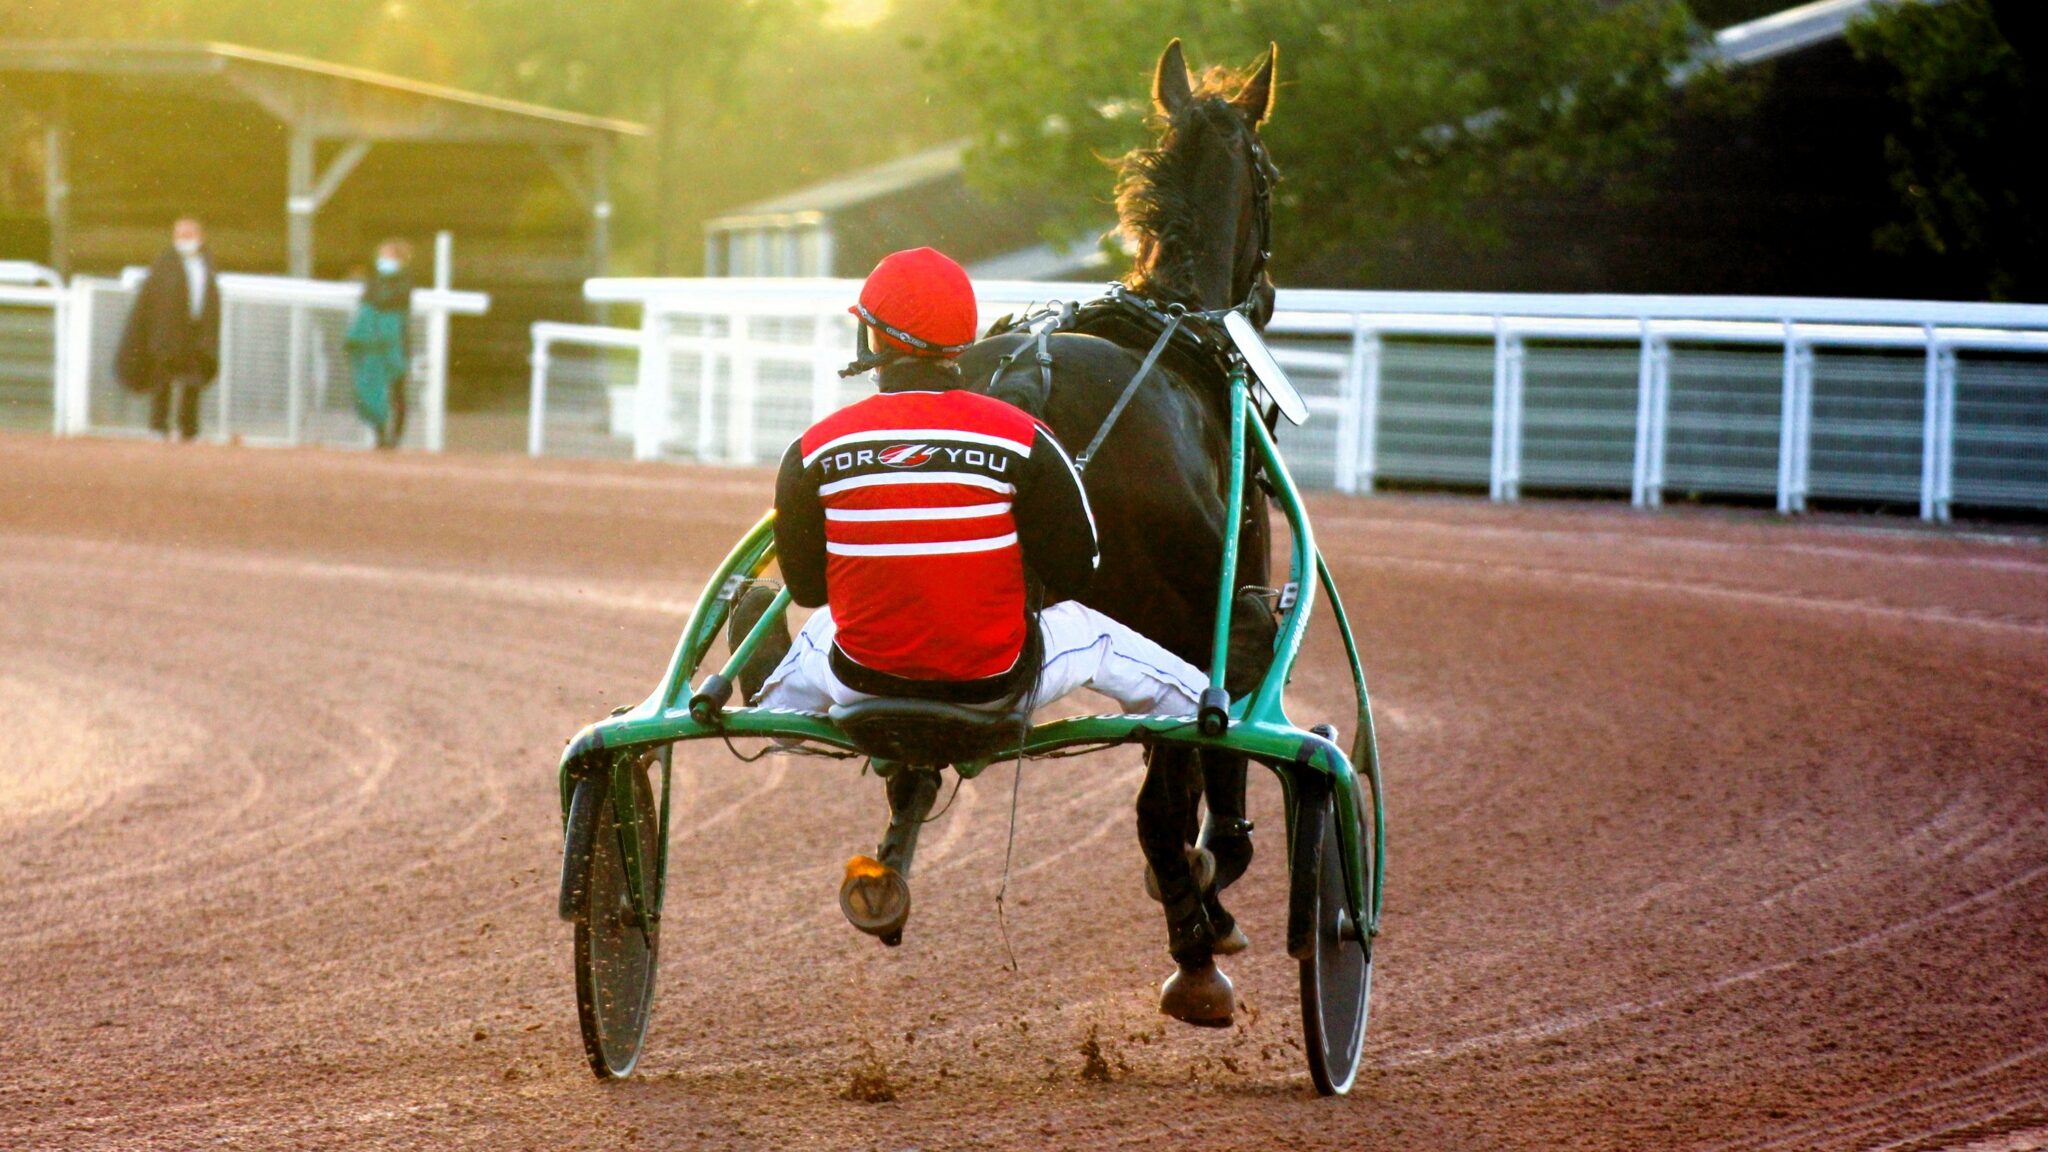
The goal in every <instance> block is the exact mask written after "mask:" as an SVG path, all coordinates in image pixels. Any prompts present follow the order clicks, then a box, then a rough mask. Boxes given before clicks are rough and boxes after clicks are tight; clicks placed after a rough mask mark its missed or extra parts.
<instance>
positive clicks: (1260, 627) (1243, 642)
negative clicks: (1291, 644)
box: [1223, 587, 1280, 700]
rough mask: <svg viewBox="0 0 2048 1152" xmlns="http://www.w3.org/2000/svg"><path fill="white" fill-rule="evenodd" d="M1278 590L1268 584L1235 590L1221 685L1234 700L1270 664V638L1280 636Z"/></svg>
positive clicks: (1252, 689)
mask: <svg viewBox="0 0 2048 1152" xmlns="http://www.w3.org/2000/svg"><path fill="white" fill-rule="evenodd" d="M1279 602H1280V594H1279V593H1278V592H1276V591H1274V590H1273V589H1271V588H1258V587H1245V588H1240V589H1238V590H1237V601H1236V603H1235V604H1233V605H1232V607H1231V613H1230V662H1229V663H1228V664H1226V665H1224V669H1223V686H1224V687H1225V688H1226V689H1228V690H1229V691H1230V698H1231V699H1233V700H1236V699H1238V698H1240V697H1243V696H1249V695H1251V694H1252V693H1253V692H1255V691H1257V690H1258V687H1259V685H1260V684H1262V683H1264V682H1265V680H1266V671H1267V670H1268V669H1270V668H1271V667H1272V666H1273V642H1274V641H1275V640H1277V639H1278V638H1279V636H1280V614H1279V611H1278V609H1277V605H1278V604H1279Z"/></svg>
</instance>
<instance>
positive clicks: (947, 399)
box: [732, 248, 1209, 716]
mask: <svg viewBox="0 0 2048 1152" xmlns="http://www.w3.org/2000/svg"><path fill="white" fill-rule="evenodd" d="M848 311H849V312H851V313H852V314H853V315H855V316H857V317H859V319H860V322H861V328H860V358H859V359H857V360H855V361H854V362H853V363H852V364H851V365H849V366H848V367H847V369H846V371H845V372H844V373H842V374H843V375H853V374H855V373H858V372H863V371H869V370H873V371H874V372H875V375H876V379H877V381H878V382H879V384H880V388H881V391H880V392H879V393H878V394H877V395H874V396H870V397H868V398H867V399H865V400H862V401H860V402H858V403H856V404H853V405H851V406H849V407H846V408H843V409H841V410H840V411H838V412H836V413H834V414H832V415H831V416H828V417H826V418H825V419H824V420H821V421H819V422H818V423H817V424H815V425H813V426H812V427H811V429H810V430H809V431H808V432H805V433H804V434H803V436H802V437H801V438H799V439H798V440H797V441H796V442H795V443H793V444H791V445H790V446H789V451H788V452H787V453H785V454H784V455H783V458H782V467H781V471H780V473H779V474H778V475H777V477H776V482H775V510H776V516H775V547H776V553H777V556H778V558H779V562H780V565H781V568H782V575H783V579H784V580H785V581H786V582H787V583H788V586H789V591H790V596H791V598H792V599H793V600H794V601H795V602H796V603H798V604H801V605H803V606H805V607H807V608H817V609H819V611H817V612H816V613H814V614H813V615H812V616H811V618H810V621H809V622H808V623H806V624H805V625H804V628H803V631H802V632H801V633H799V634H798V635H797V637H796V639H795V642H794V643H793V644H792V643H791V642H790V640H789V639H788V633H787V629H786V628H785V630H784V631H783V633H782V634H781V635H779V636H778V635H775V634H771V635H770V636H769V637H768V643H765V644H763V645H762V646H761V648H760V649H759V650H758V651H757V652H756V654H755V659H754V660H753V661H750V662H749V665H748V667H747V668H746V669H743V670H742V671H741V673H740V686H741V689H742V691H744V692H745V693H746V695H747V697H748V699H749V700H750V701H751V702H753V703H755V704H758V705H760V706H763V707H769V708H789V709H796V710H801V711H813V712H822V711H824V710H826V708H827V707H829V706H830V705H834V704H842V705H843V704H852V703H856V702H859V701H861V700H866V699H870V698H873V697H877V696H892V697H900V696H910V697H919V698H923V699H928V700H940V701H945V702H947V703H952V704H960V705H967V706H982V707H987V708H989V709H991V710H1001V711H1009V710H1012V709H1013V708H1017V707H1018V706H1019V704H1020V703H1021V705H1022V708H1023V710H1025V711H1029V710H1031V709H1036V708H1038V707H1040V706H1043V705H1045V704H1048V703H1050V702H1052V701H1054V700H1057V699H1059V698H1060V697H1062V696H1065V695H1066V694H1067V693H1069V692H1072V691H1073V690H1075V689H1077V688H1081V687H1084V686H1085V687H1089V688H1093V689H1095V690H1096V691H1098V692H1100V693H1102V694H1103V695H1105V696H1108V697H1110V698H1111V699H1113V700H1115V701H1116V702H1117V703H1118V704H1119V705H1120V706H1122V708H1123V709H1124V710H1125V711H1126V712H1133V713H1141V714H1151V715H1173V716H1192V715H1193V714H1194V713H1195V712H1196V710H1197V707H1198V701H1199V699H1200V696H1201V693H1202V690H1203V689H1204V688H1206V687H1208V684H1209V680H1208V677H1207V676H1205V675H1204V674H1203V673H1202V672H1201V671H1199V670H1198V669H1196V668H1195V667H1194V666H1193V665H1191V664H1189V663H1188V662H1187V661H1185V660H1182V659H1181V658H1180V657H1178V656H1175V655H1174V654H1173V653H1171V652H1168V651H1167V650H1166V649H1164V648H1162V647H1160V646H1159V645H1158V644H1157V643H1155V642H1153V641H1152V640H1149V639H1147V638H1146V637H1144V636H1141V635H1139V634H1138V633H1137V632H1135V631H1133V630H1131V629H1130V628H1128V627H1126V626H1124V625H1123V624H1120V623H1118V622H1117V621H1115V620H1112V619H1110V618H1109V617H1107V616H1105V615H1103V614H1102V613H1100V612H1097V611H1095V610H1094V609H1092V608H1088V607H1086V606H1084V605H1082V604H1080V603H1078V602H1077V601H1076V600H1075V599H1074V597H1076V596H1079V595H1080V594H1081V593H1082V592H1084V591H1085V590H1086V589H1087V587H1088V583H1089V581H1090V579H1091V578H1092V577H1093V576H1094V574H1095V568H1096V563H1097V559H1098V556H1097V551H1096V537H1095V522H1094V518H1093V516H1092V515H1091V514H1090V512H1089V510H1088V497H1087V495H1086V493H1085V492H1084V491H1083V489H1082V486H1081V478H1080V475H1079V474H1078V473H1077V472H1076V471H1075V469H1074V464H1073V461H1072V460H1070V459H1069V458H1068V456H1067V453H1066V451H1065V450H1064V449H1062V448H1061V447H1060V444H1059V442H1058V441H1057V440H1055V439H1054V438H1053V436H1052V433H1051V432H1050V431H1048V430H1047V429H1046V428H1045V426H1044V425H1042V424H1040V423H1038V422H1037V421H1036V420H1034V419H1033V418H1032V417H1031V416H1030V415H1028V414H1026V413H1025V412H1024V411H1023V410H1022V409H1019V408H1016V407H1013V406H1012V405H1009V404H1006V403H1004V402H1003V401H1001V400H996V399H994V398H992V397H989V396H984V395H981V394H979V393H976V392H972V391H969V390H968V389H967V387H966V386H965V385H964V383H963V381H962V379H961V376H960V370H959V366H958V364H957V363H955V358H956V357H957V356H959V354H960V353H961V352H962V351H964V350H966V348H967V346H968V345H969V344H971V343H973V341H974V333H975V326H976V307H975V301H974V288H973V285H972V284H971V283H969V281H968V278H967V273H966V271H965V270H964V269H962V268H961V267H960V265H958V264H956V263H954V262H953V261H952V260H951V259H949V258H948V257H946V256H945V255H943V254H941V253H939V252H937V251H935V250H933V249H930V248H916V249H912V250H909V251H905V252H897V253H895V254H893V255H891V256H889V257H887V258H886V259H884V260H883V261H882V262H881V263H880V264H878V265H876V267H875V270H874V272H873V273H872V274H870V275H869V276H868V279H867V282H866V284H864V285H863V286H862V288H861V293H860V302H859V303H858V304H856V305H854V306H853V307H852V308H850V309H848ZM771 599H772V593H770V592H769V590H768V589H766V588H760V587H756V588H753V589H750V590H749V591H748V593H747V594H746V595H744V596H743V597H742V599H741V601H740V603H739V604H737V605H736V606H735V611H734V613H733V632H732V635H733V636H734V637H735V639H737V638H738V637H741V636H745V635H746V634H747V631H748V630H749V629H751V627H752V625H753V624H754V623H755V622H756V621H757V620H759V619H760V616H761V614H762V612H763V611H765V610H766V608H767V605H768V602H769V601H770V600H771ZM770 669H772V671H770ZM764 674H765V675H764Z"/></svg>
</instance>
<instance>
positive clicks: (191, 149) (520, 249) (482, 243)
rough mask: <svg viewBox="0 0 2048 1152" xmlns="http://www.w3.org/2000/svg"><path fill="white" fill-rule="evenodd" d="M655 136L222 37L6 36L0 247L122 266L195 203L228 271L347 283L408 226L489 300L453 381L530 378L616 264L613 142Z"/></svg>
mask: <svg viewBox="0 0 2048 1152" xmlns="http://www.w3.org/2000/svg"><path fill="white" fill-rule="evenodd" d="M641 133H642V129H641V128H640V126H639V125H637V124H632V123H628V122H626V121H621V120H609V119H603V118H599V117H594V116H584V115H578V114H575V113H569V112H561V111H557V110H555V109H551V108H543V107H538V106H536V105H532V104H523V103H519V102H516V101H511V100H502V99H498V98H495V97H489V96H483V95H479V94H476V93H472V92H464V91H460V90H457V89H453V88H447V87H442V86H439V85H433V84H424V83H420V82H417V81H412V80H406V79H403V78H400V77H396V76H388V75H383V74H380V73H376V72H369V71H365V70H363V69H359V68H351V67H344V66H340V65H334V64H327V63H322V62H319V61H315V60H308V59H304V58H301V57H296V56H288V55H282V54H279V53H274V52H266V51H258V50H255V49H249V48H240V47H235V46H232V45H225V44H162V43H152V44H120V43H108V42H100V41H96V42H64V43H49V42H37V43H22V42H13V43H0V139H6V140H8V141H10V146H9V147H8V148H7V150H6V151H5V153H4V156H5V160H6V166H7V167H8V169H9V170H10V172H9V178H8V179H7V180H6V181H4V182H0V189H4V190H5V194H6V199H5V200H4V201H0V247H4V248H5V250H6V252H7V253H8V254H9V255H13V256H36V257H38V258H41V255H42V254H43V253H47V254H48V255H47V262H48V263H49V264H50V265H51V266H53V267H55V268H57V269H58V270H60V271H63V272H66V273H70V272H80V271H83V272H98V273H112V272H117V271H119V270H120V269H121V268H123V267H125V266H129V265H134V264H144V263H147V262H148V261H149V260H150V259H151V258H152V257H154V256H155V255H156V254H157V252H158V251H160V250H161V249H162V248H163V246H164V245H165V244H166V243H167V242H168V236H169V232H170V225H171V221H172V220H173V219H174V218H176V217H177V216H179V215H182V214H191V215H195V216H197V217H199V218H200V219H201V220H202V221H204V222H205V224H206V228H207V238H208V242H209V244H210V246H211V247H212V249H213V251H214V255H215V257H216V259H217V260H218V262H219V264H220V266H221V267H222V268H223V269H224V270H227V271H236V272H274V273H287V274H290V275H293V276H311V277H317V278H323V279H337V278H342V277H345V276H349V275H351V274H352V273H355V272H357V271H359V270H360V269H361V268H362V267H363V266H364V265H366V264H368V262H369V259H370V253H371V249H372V248H373V247H374V246H375V244H376V243H377V241H378V240H379V239H381V238H383V237H385V236H402V237H406V238H408V239H411V240H412V241H413V243H414V247H415V249H416V250H417V252H418V254H419V255H418V264H417V266H416V267H415V272H416V273H417V274H418V275H419V276H420V278H421V279H425V278H426V277H427V276H428V275H430V274H431V273H430V269H428V268H427V267H426V264H427V261H428V259H430V255H431V251H432V245H431V243H430V241H431V240H432V237H433V234H434V233H435V232H437V231H441V230H444V229H445V230H448V231H452V232H453V233H454V234H455V237H456V248H455V252H456V268H457V277H458V279H459V281H460V282H461V283H462V285H463V286H465V287H472V288H480V289H484V290H487V291H489V292H490V293H491V296H492V300H493V306H492V310H491V312H490V314H489V315H488V316H485V317H481V318H478V319H474V320H465V321H460V322H458V324H459V325H460V327H461V338H460V339H458V340H457V341H456V342H455V347H456V348H457V349H459V352H458V354H457V359H456V362H455V365H454V374H455V378H456V379H457V381H458V382H459V381H461V380H463V379H464V378H482V377H489V376H493V375H510V376H512V377H513V378H516V377H517V375H518V373H519V372H520V370H521V365H523V363H524V358H525V350H526V345H527V337H526V328H527V325H528V324H530V323H531V322H532V321H533V320H535V319H538V318H541V317H544V316H547V317H561V316H565V315H576V314H579V313H581V312H582V311H583V307H584V306H583V304H582V300H581V291H580V286H581V284H582V281H583V279H584V278H585V277H588V276H592V275H599V274H602V272H603V271H604V270H605V267H606V262H607V252H608V249H609V247H610V236H609V230H610V217H611V195H610V191H609V179H610V176H609V172H610V164H611V162H610V153H611V148H612V146H613V143H614V142H615V141H616V140H618V139H619V138H621V137H629V136H637V135H640V134H641ZM31 190H32V191H31ZM458 386H459V385H458Z"/></svg>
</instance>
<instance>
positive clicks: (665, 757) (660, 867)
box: [654, 744, 676, 916]
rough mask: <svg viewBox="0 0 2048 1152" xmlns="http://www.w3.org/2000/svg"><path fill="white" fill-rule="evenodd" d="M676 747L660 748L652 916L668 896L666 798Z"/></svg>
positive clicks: (673, 768)
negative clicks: (658, 813)
mask: <svg viewBox="0 0 2048 1152" xmlns="http://www.w3.org/2000/svg"><path fill="white" fill-rule="evenodd" d="M675 761H676V746H675V745H673V744H664V745H662V746H661V820H660V823H659V825H658V828H659V829H660V830H659V832H658V833H657V834H656V838H655V841H654V914H655V915H656V916H659V915H661V902H662V900H663V898H664V897H666V896H667V895H668V797H669V791H668V786H669V780H670V778H671V777H672V776H673V775H674V773H675Z"/></svg>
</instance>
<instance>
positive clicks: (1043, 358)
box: [988, 305, 1072, 396]
mask: <svg viewBox="0 0 2048 1152" xmlns="http://www.w3.org/2000/svg"><path fill="white" fill-rule="evenodd" d="M1068 308H1069V309H1070V310H1071V308H1072V305H1068ZM1058 327H1059V325H1057V324H1053V325H1048V326H1046V327H1044V328H1040V329H1039V330H1038V334H1037V340H1036V341H1035V343H1036V344H1037V347H1038V354H1037V355H1038V382H1039V383H1041V384H1043V385H1045V394H1046V395H1047V396H1051V395H1052V352H1051V351H1050V350H1049V349H1048V348H1046V346H1045V342H1046V340H1047V339H1048V338H1049V337H1051V335H1052V333H1053V330H1054V329H1056V328H1058ZM1028 346H1029V345H1025V344H1019V345H1018V346H1017V351H1015V352H1012V353H1010V354H1009V355H1007V356H1005V357H1003V358H1002V359H1000V360H998V361H996V370H995V372H994V374H992V375H991V376H990V377H989V378H988V388H989V391H990V392H994V391H995V388H996V385H997V384H998V383H1000V382H1001V381H1002V379H1003V375H1004V374H1005V373H1007V372H1008V371H1009V370H1010V366H1011V365H1013V364H1015V363H1016V362H1017V357H1018V356H1019V355H1021V354H1022V353H1023V351H1024V349H1025V348H1026V347H1028Z"/></svg>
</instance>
